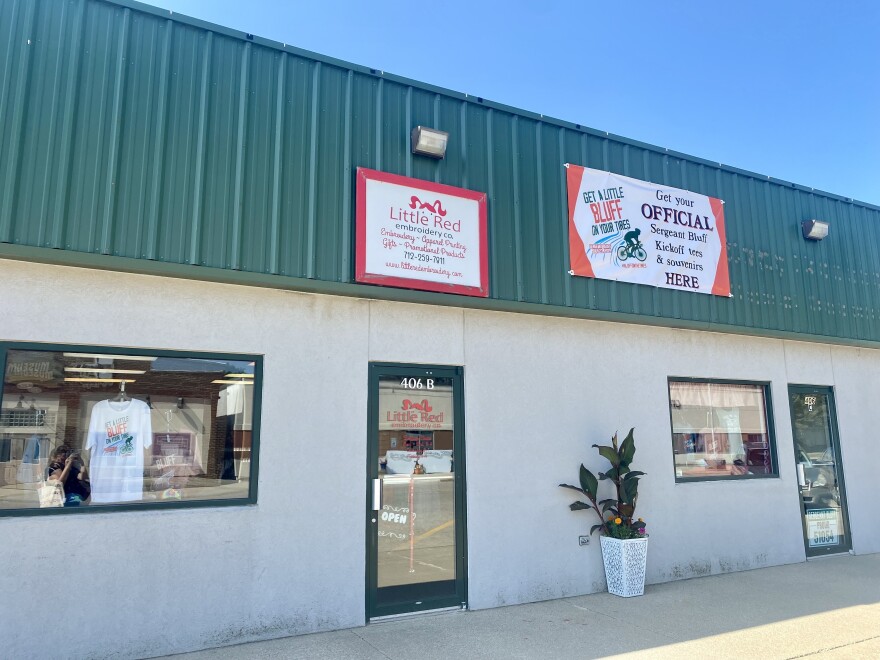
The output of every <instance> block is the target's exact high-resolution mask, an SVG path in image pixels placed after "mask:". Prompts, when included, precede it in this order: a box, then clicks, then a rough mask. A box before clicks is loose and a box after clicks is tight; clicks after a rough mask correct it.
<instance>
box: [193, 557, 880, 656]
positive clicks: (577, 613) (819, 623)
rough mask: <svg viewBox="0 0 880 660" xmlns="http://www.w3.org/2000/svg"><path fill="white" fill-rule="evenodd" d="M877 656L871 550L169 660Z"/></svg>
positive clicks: (878, 622) (877, 563) (877, 593)
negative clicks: (635, 593) (634, 592)
mask: <svg viewBox="0 0 880 660" xmlns="http://www.w3.org/2000/svg"><path fill="white" fill-rule="evenodd" d="M618 656H619V657H631V658H688V657H690V658H761V659H762V660H770V659H771V658H802V657H805V656H808V657H810V658H823V659H825V658H827V659H834V660H840V659H842V658H859V659H860V660H861V659H864V658H880V554H874V555H863V556H858V557H852V556H842V557H834V558H828V559H820V560H814V561H810V562H806V563H802V564H792V565H789V566H778V567H773V568H764V569H759V570H753V571H747V572H743V573H729V574H726V575H716V576H710V577H703V578H695V579H691V580H683V581H679V582H668V583H665V584H658V585H649V586H648V587H647V588H646V589H645V595H644V596H642V597H639V598H628V599H624V598H618V597H616V596H610V595H608V594H605V593H601V594H592V595H589V596H578V597H575V598H566V599H562V600H553V601H545V602H541V603H531V604H527V605H516V606H512V607H503V608H497V609H491V610H479V611H476V612H452V613H443V614H433V615H430V614H428V615H421V616H413V617H406V618H400V619H394V620H389V621H383V622H380V623H372V624H370V625H368V626H366V627H363V628H354V629H350V630H341V631H336V632H329V633H318V634H313V635H303V636H300V637H289V638H285V639H278V640H273V641H269V642H256V643H252V644H242V645H240V646H232V647H226V648H223V649H216V650H210V651H201V652H198V653H190V654H185V655H180V656H175V657H176V658H186V659H187V660H201V659H207V658H211V659H216V658H310V659H311V658H315V659H323V658H328V659H329V658H333V659H338V658H368V659H371V660H372V659H377V660H388V659H392V660H404V659H407V660H410V659H413V658H419V659H421V658H443V659H444V660H450V659H452V658H468V659H469V658H606V657H618Z"/></svg>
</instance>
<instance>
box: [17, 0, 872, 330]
mask: <svg viewBox="0 0 880 660" xmlns="http://www.w3.org/2000/svg"><path fill="white" fill-rule="evenodd" d="M0 35H2V37H3V38H2V39H0V44H2V45H0V242H5V243H11V244H15V245H18V246H32V247H40V248H56V249H59V250H65V251H71V252H78V253H88V254H95V255H109V256H116V257H127V258H132V259H139V260H151V261H156V262H164V263H167V264H191V265H194V266H202V267H205V268H206V271H207V269H209V268H210V269H221V270H230V271H242V272H245V273H253V274H255V275H276V276H280V277H282V278H288V279H285V280H278V281H279V282H281V281H284V282H288V281H289V282H297V281H298V282H305V281H307V280H316V281H322V282H327V283H341V284H344V285H345V286H348V287H351V290H358V291H361V292H363V295H369V288H367V287H365V286H358V285H355V284H353V283H351V281H352V271H353V264H352V261H353V260H352V255H353V248H354V236H353V234H354V232H353V221H354V212H353V208H354V201H355V200H354V176H355V170H356V168H357V167H359V166H363V167H369V168H372V169H378V170H384V171H387V172H392V173H396V174H403V175H407V176H412V177H416V178H420V179H426V180H430V181H436V182H440V183H445V184H449V185H454V186H461V187H465V188H470V189H473V190H480V191H484V192H486V193H487V195H488V212H489V259H490V264H489V266H490V301H487V302H486V303H485V304H486V306H488V307H492V308H494V307H493V303H492V301H493V300H494V301H498V302H509V303H510V304H512V305H515V304H527V305H528V304H531V305H535V306H537V307H538V308H541V309H544V310H546V313H548V314H571V313H572V312H576V311H577V310H589V311H593V312H596V313H597V314H602V313H618V314H622V315H633V316H638V317H639V318H643V319H645V318H650V319H651V322H661V323H662V322H663V320H664V319H665V320H666V321H667V322H669V323H672V324H674V323H675V322H678V321H687V322H690V323H691V324H692V325H693V326H694V327H701V326H707V327H708V326H710V325H711V326H721V327H724V326H727V327H740V328H747V329H750V330H754V331H758V332H762V331H763V332H767V333H778V332H788V333H793V334H797V335H813V336H817V337H822V336H825V337H842V338H850V339H854V340H865V341H880V245H878V240H877V239H876V234H875V233H873V232H872V230H875V231H876V227H877V226H878V222H880V208H878V207H876V206H873V205H869V204H861V203H857V202H853V201H852V200H847V199H845V198H842V197H839V196H835V195H830V194H827V193H822V192H818V191H813V190H811V189H809V188H805V187H803V186H797V185H794V184H791V183H788V182H784V181H779V180H776V179H772V178H768V177H763V176H760V175H757V174H754V173H750V172H745V171H743V170H738V169H735V168H730V167H724V166H720V165H717V164H714V163H711V162H709V161H706V160H705V159H700V158H694V157H690V156H686V155H684V154H679V153H674V152H670V151H667V150H664V149H661V148H658V147H655V146H651V145H646V144H642V143H638V142H634V141H631V140H626V139H624V138H620V137H617V136H612V135H608V134H606V133H602V132H600V131H595V130H593V129H588V128H584V127H581V126H578V125H576V124H571V123H568V122H563V121H558V120H555V119H549V118H545V117H543V116H541V115H537V114H535V113H531V112H525V111H520V110H516V109H513V108H508V107H505V106H503V105H500V104H495V103H491V102H488V101H484V100H483V99H478V98H475V97H471V96H466V95H463V94H459V93H456V92H450V91H448V90H443V89H440V88H437V87H433V86H430V85H427V84H422V83H416V82H413V81H408V80H405V79H403V78H399V77H396V76H392V75H387V74H384V73H383V72H376V71H373V70H370V69H367V68H365V67H360V66H357V65H350V64H347V63H344V62H340V61H338V60H333V59H332V58H327V57H323V56H319V55H314V54H310V53H307V52H305V51H302V50H299V49H296V48H293V47H290V46H287V45H284V44H276V43H273V42H269V41H266V40H263V39H259V38H247V37H246V36H245V35H243V34H242V33H238V32H235V31H232V30H228V29H226V28H221V27H217V26H211V25H208V24H205V23H202V22H200V21H196V20H193V19H187V18H184V17H180V16H178V15H176V14H174V15H172V14H170V13H169V12H165V11H163V10H158V9H155V8H152V7H148V6H146V5H140V4H138V3H135V2H130V1H128V0H115V1H110V0H7V1H6V2H0ZM418 124H423V125H429V126H434V127H437V128H440V129H443V130H446V131H448V132H449V134H450V142H449V147H448V150H447V156H446V158H445V159H444V160H442V161H434V160H430V159H425V158H420V157H414V156H413V155H412V154H411V153H410V145H409V133H410V130H411V129H412V127H413V126H415V125H418ZM566 162H571V163H576V164H581V165H585V166H588V167H593V168H597V169H602V170H608V171H612V172H616V173H619V174H623V175H626V176H631V177H635V178H639V179H645V180H648V181H652V182H657V183H661V184H664V185H669V186H675V187H679V188H685V189H689V190H693V191H696V192H699V193H702V194H707V195H711V196H715V197H720V198H721V199H723V200H725V202H726V206H725V216H726V219H727V231H728V236H727V240H728V253H729V266H730V281H731V291H732V294H733V295H732V297H731V298H729V299H726V298H719V297H715V296H708V295H697V294H689V293H684V292H678V291H672V290H667V289H654V288H651V287H646V286H639V285H633V284H628V283H623V282H609V281H604V280H593V279H587V278H580V277H571V276H569V275H568V273H567V269H568V245H567V240H568V236H567V234H568V219H567V202H566V189H565V176H564V169H563V163H566ZM811 217H817V218H820V219H824V220H827V221H828V222H830V223H831V235H830V236H829V238H828V239H826V240H824V241H822V242H819V243H813V242H807V241H804V239H803V238H802V237H801V234H800V228H799V222H800V221H801V220H805V219H808V218H811ZM96 263H100V260H98V261H97V262H96ZM207 272H212V273H214V272H219V271H214V270H211V271H207ZM294 286H295V285H294ZM346 291H349V290H348V289H346ZM385 295H387V292H386V294H385ZM399 297H400V298H401V299H406V300H409V299H411V296H410V294H408V293H404V292H401V293H400V294H399ZM426 299H427V300H436V297H434V298H432V297H430V296H428V297H427V298H426ZM469 304H479V303H473V301H471V303H469Z"/></svg>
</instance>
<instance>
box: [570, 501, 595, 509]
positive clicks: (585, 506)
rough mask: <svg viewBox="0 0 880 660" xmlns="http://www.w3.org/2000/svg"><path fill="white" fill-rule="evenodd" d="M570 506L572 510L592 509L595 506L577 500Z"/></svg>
mask: <svg viewBox="0 0 880 660" xmlns="http://www.w3.org/2000/svg"><path fill="white" fill-rule="evenodd" d="M568 508H569V509H571V510H572V511H582V510H583V509H592V508H593V507H592V506H591V505H589V504H587V503H586V502H581V501H577V502H572V503H571V504H569V505H568Z"/></svg>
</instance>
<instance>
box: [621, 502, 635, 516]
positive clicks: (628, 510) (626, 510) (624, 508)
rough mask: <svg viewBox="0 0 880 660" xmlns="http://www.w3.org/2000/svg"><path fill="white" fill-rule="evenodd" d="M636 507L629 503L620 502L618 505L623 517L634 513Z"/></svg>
mask: <svg viewBox="0 0 880 660" xmlns="http://www.w3.org/2000/svg"><path fill="white" fill-rule="evenodd" d="M635 511H636V508H635V507H634V506H633V505H631V504H621V505H620V515H621V517H623V518H632V515H633V513H635Z"/></svg>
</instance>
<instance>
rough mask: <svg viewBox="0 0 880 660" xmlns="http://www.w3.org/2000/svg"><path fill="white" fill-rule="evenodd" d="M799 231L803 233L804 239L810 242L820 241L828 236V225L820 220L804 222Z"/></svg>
mask: <svg viewBox="0 0 880 660" xmlns="http://www.w3.org/2000/svg"><path fill="white" fill-rule="evenodd" d="M801 229H803V231H804V238H808V239H809V240H811V241H821V240H822V239H823V238H825V237H826V236H828V223H827V222H822V221H821V220H804V221H803V223H801Z"/></svg>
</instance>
